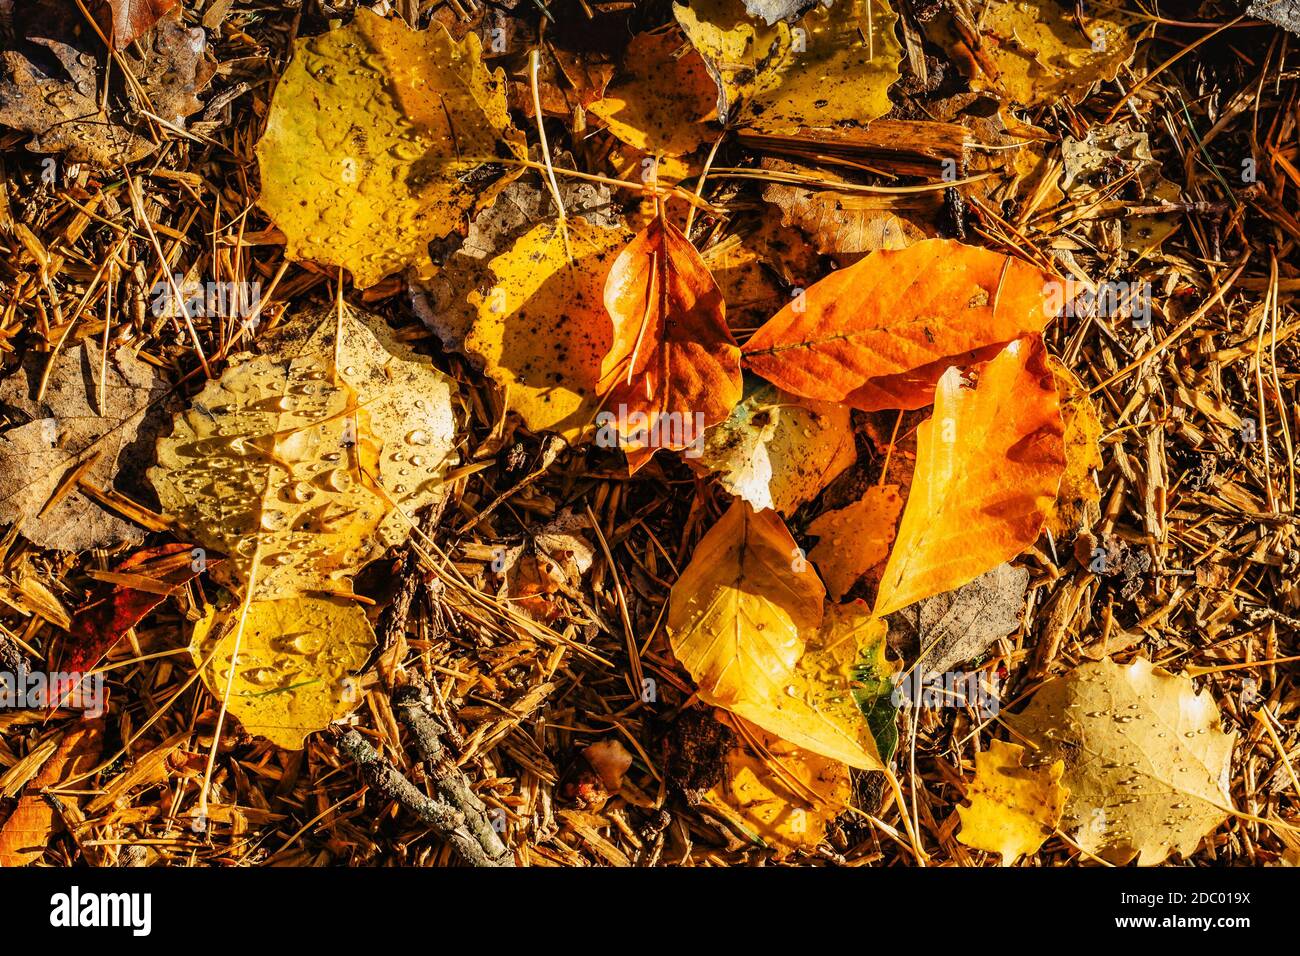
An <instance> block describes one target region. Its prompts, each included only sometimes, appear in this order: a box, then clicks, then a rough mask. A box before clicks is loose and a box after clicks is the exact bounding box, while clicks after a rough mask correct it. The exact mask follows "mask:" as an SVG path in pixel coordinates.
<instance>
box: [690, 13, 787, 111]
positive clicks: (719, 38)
mask: <svg viewBox="0 0 1300 956" xmlns="http://www.w3.org/2000/svg"><path fill="white" fill-rule="evenodd" d="M673 14H674V16H676V18H677V22H678V23H679V24H680V25H681V28H682V32H683V33H685V34H686V38H687V39H688V40H690V43H691V46H693V47H695V49H696V51H697V52H698V53H699V54H700V57H701V58H702V59H703V60H704V64H705V66H706V67H707V68H708V70H709V74H710V75H711V76H712V77H713V80H714V82H715V83H716V84H717V87H718V119H719V120H720V121H721V122H723V123H726V122H727V120H728V119H734V118H735V116H736V114H737V112H738V109H739V107H740V106H741V104H747V103H749V102H752V100H753V98H754V95H755V94H756V93H758V92H759V91H762V90H767V89H770V88H771V87H774V86H778V85H779V84H780V82H781V78H782V72H783V69H782V65H783V64H785V63H786V62H788V60H789V58H790V55H791V54H790V46H791V38H790V27H789V26H788V25H787V24H785V23H776V24H774V25H772V26H767V25H765V24H764V23H763V22H762V21H761V20H758V19H755V18H754V17H750V16H748V15H746V13H745V8H744V6H743V5H742V4H741V3H740V0H692V2H691V5H690V6H684V5H682V4H679V3H674V4H673Z"/></svg>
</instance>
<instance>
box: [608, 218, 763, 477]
mask: <svg viewBox="0 0 1300 956" xmlns="http://www.w3.org/2000/svg"><path fill="white" fill-rule="evenodd" d="M605 309H606V311H608V313H609V317H610V318H611V319H612V320H613V323H614V334H613V344H612V345H611V346H610V350H609V352H608V353H607V354H606V355H605V358H604V360H603V361H602V363H601V373H600V382H599V386H598V390H599V391H600V393H601V394H602V395H603V396H604V397H605V405H604V408H605V410H604V411H602V412H601V413H600V416H598V421H599V420H600V419H601V416H605V417H607V418H608V419H611V421H608V422H606V424H608V425H611V426H613V427H615V428H616V429H617V433H618V435H619V437H620V439H621V443H622V444H623V445H624V446H625V448H631V449H633V450H634V451H635V450H640V449H649V450H650V451H651V452H652V451H653V449H654V448H685V447H687V446H689V445H692V444H694V443H695V442H696V441H701V440H703V437H704V429H705V428H707V427H708V426H709V425H713V424H716V423H717V422H720V421H723V420H724V419H725V418H726V417H727V416H728V415H730V414H731V410H732V408H734V407H735V405H736V403H737V402H738V401H740V396H741V374H740V348H739V347H738V346H737V345H736V340H735V339H734V338H733V337H732V334H731V330H730V329H728V328H727V322H726V314H725V305H724V303H723V300H722V293H721V292H720V291H719V289H718V284H717V282H715V281H714V279H713V276H712V275H711V274H710V273H709V269H708V267H707V266H706V265H705V264H704V261H703V260H702V259H701V258H700V254H699V253H698V252H696V250H695V247H694V246H693V245H691V243H690V241H689V240H688V239H687V238H686V237H685V236H683V235H682V233H681V231H680V230H678V229H677V227H676V226H674V225H673V224H672V223H670V222H668V221H667V220H665V219H664V218H663V217H662V216H657V217H656V218H655V219H653V220H652V221H651V222H650V224H649V225H648V226H646V228H645V229H643V230H642V231H641V232H640V233H638V234H637V235H636V237H635V238H634V239H633V240H632V241H631V242H630V243H628V245H627V246H626V248H624V249H623V251H622V252H620V253H619V255H618V257H617V258H616V259H615V260H614V264H613V266H612V267H611V269H610V271H609V278H608V279H607V281H606V284H605Z"/></svg>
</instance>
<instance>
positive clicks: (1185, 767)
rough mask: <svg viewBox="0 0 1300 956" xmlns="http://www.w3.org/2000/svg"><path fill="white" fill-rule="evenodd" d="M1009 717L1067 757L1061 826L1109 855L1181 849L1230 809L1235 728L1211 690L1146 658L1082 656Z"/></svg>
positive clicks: (1161, 855) (1158, 859)
mask: <svg viewBox="0 0 1300 956" xmlns="http://www.w3.org/2000/svg"><path fill="white" fill-rule="evenodd" d="M1008 723H1010V724H1011V726H1012V728H1013V729H1014V730H1015V731H1016V732H1017V733H1018V734H1023V735H1024V736H1025V737H1026V738H1027V739H1028V740H1029V741H1030V742H1031V743H1033V744H1034V745H1035V746H1037V747H1041V748H1042V749H1043V750H1044V752H1045V753H1046V754H1047V755H1048V756H1050V757H1059V758H1061V759H1062V760H1064V761H1065V774H1064V777H1063V778H1062V782H1063V783H1064V784H1065V786H1066V787H1068V788H1069V791H1070V801H1069V805H1068V806H1067V807H1066V811H1065V816H1064V817H1063V820H1062V827H1063V828H1065V829H1067V831H1069V832H1071V833H1072V834H1073V837H1074V839H1075V840H1076V842H1077V843H1078V844H1079V846H1081V847H1083V849H1085V850H1087V851H1088V852H1089V853H1094V854H1096V855H1098V856H1101V857H1102V858H1104V859H1106V860H1109V861H1110V862H1112V863H1116V864H1124V863H1128V862H1130V861H1131V860H1133V858H1134V857H1136V858H1137V862H1138V865H1139V866H1153V865H1155V864H1159V863H1162V862H1164V860H1165V858H1166V857H1168V856H1169V854H1170V853H1171V852H1177V853H1178V854H1179V855H1181V856H1183V857H1186V856H1189V855H1190V854H1192V853H1193V852H1195V850H1196V848H1197V846H1198V845H1199V844H1200V842H1201V838H1202V837H1204V836H1205V835H1206V834H1208V833H1210V832H1211V831H1212V830H1214V829H1215V828H1216V827H1218V826H1219V824H1221V823H1222V822H1223V821H1224V820H1225V819H1226V818H1227V817H1228V816H1229V814H1230V813H1232V812H1233V806H1232V793H1231V791H1230V789H1229V775H1230V773H1231V769H1232V748H1233V744H1234V742H1235V739H1236V735H1235V734H1229V733H1224V730H1223V722H1222V720H1221V718H1220V717H1219V710H1218V707H1217V706H1215V703H1214V698H1213V696H1211V694H1210V692H1209V691H1208V690H1204V691H1201V692H1200V693H1197V691H1196V685H1195V684H1193V683H1192V680H1191V678H1190V677H1187V676H1186V675H1174V674H1171V673H1169V672H1168V671H1166V670H1165V669H1164V668H1161V667H1156V666H1155V665H1153V664H1152V663H1151V662H1150V661H1148V660H1145V659H1143V658H1140V657H1139V658H1136V659H1134V660H1133V662H1132V663H1130V664H1116V663H1115V662H1114V661H1111V660H1108V659H1107V660H1101V661H1095V662H1089V663H1085V664H1080V665H1079V666H1078V667H1076V668H1074V670H1071V671H1068V672H1067V673H1065V674H1064V675H1062V676H1061V677H1058V678H1057V679H1056V680H1053V681H1051V682H1049V683H1047V684H1044V685H1043V686H1042V687H1040V688H1039V689H1038V691H1037V692H1036V693H1035V694H1034V696H1033V698H1032V699H1031V700H1030V702H1029V705H1028V706H1027V707H1026V708H1025V709H1024V710H1023V711H1021V712H1020V713H1019V714H1017V715H1014V716H1011V717H1008Z"/></svg>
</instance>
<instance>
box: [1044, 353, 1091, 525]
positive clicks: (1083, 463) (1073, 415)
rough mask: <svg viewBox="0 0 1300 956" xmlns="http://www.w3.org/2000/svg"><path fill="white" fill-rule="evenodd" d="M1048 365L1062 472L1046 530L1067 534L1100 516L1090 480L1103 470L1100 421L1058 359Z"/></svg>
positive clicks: (1051, 360) (1052, 360) (1077, 383)
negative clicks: (1057, 407) (1057, 405)
mask: <svg viewBox="0 0 1300 956" xmlns="http://www.w3.org/2000/svg"><path fill="white" fill-rule="evenodd" d="M1047 366H1048V368H1050V369H1051V370H1052V375H1053V376H1054V377H1055V378H1056V391H1057V394H1059V395H1060V396H1061V422H1062V425H1063V427H1064V433H1063V435H1064V441H1065V473H1064V474H1062V475H1061V488H1060V491H1058V492H1057V495H1056V502H1055V504H1054V505H1053V506H1052V508H1051V510H1050V512H1049V513H1048V516H1047V530H1048V531H1050V532H1052V534H1054V535H1063V534H1069V533H1071V532H1073V531H1077V530H1079V527H1080V526H1081V525H1084V524H1088V523H1091V521H1092V520H1094V519H1096V518H1098V517H1100V513H1099V511H1098V503H1099V502H1100V501H1101V489H1099V488H1098V487H1097V482H1096V479H1094V478H1093V476H1092V472H1093V469H1098V470H1100V468H1101V467H1102V461H1101V446H1100V445H1099V444H1098V442H1099V441H1100V440H1101V422H1100V421H1098V419H1097V406H1096V405H1094V404H1093V401H1092V398H1090V397H1089V395H1088V389H1086V388H1085V387H1084V386H1083V383H1081V382H1080V381H1079V379H1078V378H1077V377H1076V376H1075V374H1074V373H1073V372H1071V371H1070V370H1069V368H1067V367H1066V366H1065V365H1064V364H1063V363H1062V362H1061V361H1060V360H1059V359H1057V358H1054V357H1050V356H1049V357H1048V360H1047Z"/></svg>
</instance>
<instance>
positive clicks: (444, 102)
mask: <svg viewBox="0 0 1300 956" xmlns="http://www.w3.org/2000/svg"><path fill="white" fill-rule="evenodd" d="M522 155H523V139H522V136H521V135H520V134H519V133H518V132H517V131H515V130H514V129H513V128H512V127H511V125H510V116H509V113H508V111H507V107H506V94H505V84H504V82H503V80H502V77H501V76H500V75H499V74H494V73H491V72H489V71H488V69H487V68H486V67H485V66H484V65H483V60H482V56H481V51H480V43H479V39H478V37H477V36H476V35H474V34H470V35H468V36H466V37H465V39H464V40H462V41H461V42H460V43H457V42H455V41H453V40H452V39H451V37H450V36H449V35H448V34H447V32H446V30H445V29H443V27H442V26H441V25H437V24H435V25H434V26H432V27H430V28H429V29H428V30H423V31H412V30H410V29H409V28H408V27H407V26H406V25H405V24H403V23H402V22H401V21H400V20H385V19H383V18H382V17H379V16H376V15H375V14H374V13H372V12H370V11H369V10H367V9H365V8H364V7H361V8H359V9H358V10H357V15H356V19H355V20H354V21H353V22H352V23H351V24H349V25H348V26H346V27H342V28H340V29H338V30H332V31H330V32H328V33H323V34H321V35H319V36H315V37H307V38H304V39H301V40H299V41H298V42H297V44H296V46H295V54H294V58H293V61H292V62H291V63H290V64H289V66H288V68H287V69H286V70H285V72H284V75H283V76H282V77H281V78H280V82H279V85H278V86H277V87H276V90H275V96H274V98H273V99H272V101H271V111H270V115H269V116H268V118H267V124H266V132H265V133H264V134H263V136H262V140H261V142H259V143H258V145H257V156H258V161H259V163H260V165H261V173H262V195H261V198H260V199H259V202H260V204H261V206H262V208H263V209H265V210H266V211H267V213H268V214H269V215H270V216H271V218H272V219H273V220H274V221H275V224H276V225H277V226H278V227H279V228H280V230H281V231H282V232H283V233H284V234H285V239H286V242H287V249H286V253H287V255H288V256H289V258H291V259H302V260H309V261H313V262H318V263H321V264H326V265H333V266H342V267H343V268H346V269H348V270H349V271H350V272H351V273H352V277H353V279H354V281H355V282H356V284H357V285H358V286H359V287H362V288H365V287H366V286H370V285H374V284H375V283H376V282H378V281H379V280H380V279H382V278H384V277H385V276H387V275H389V274H391V273H393V272H397V271H399V270H401V269H402V268H404V267H405V266H406V265H408V264H410V263H418V262H423V261H425V260H427V258H428V244H429V241H430V240H432V239H438V238H441V237H442V236H445V235H447V234H448V233H450V232H452V231H454V230H457V229H460V228H461V227H462V226H463V225H464V223H465V220H466V217H467V215H468V214H469V213H470V212H471V211H472V210H473V209H475V208H476V207H478V206H481V205H485V204H487V203H488V202H490V201H491V199H492V197H493V196H495V194H496V192H497V190H499V189H500V188H501V187H502V186H503V185H504V184H505V183H506V182H507V181H508V180H509V178H510V175H511V173H512V172H514V171H516V169H515V168H513V167H507V168H506V169H505V171H504V172H503V170H502V168H501V167H500V166H499V165H492V164H493V163H495V162H496V160H497V159H499V158H501V157H510V156H520V157H521V156H522Z"/></svg>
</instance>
